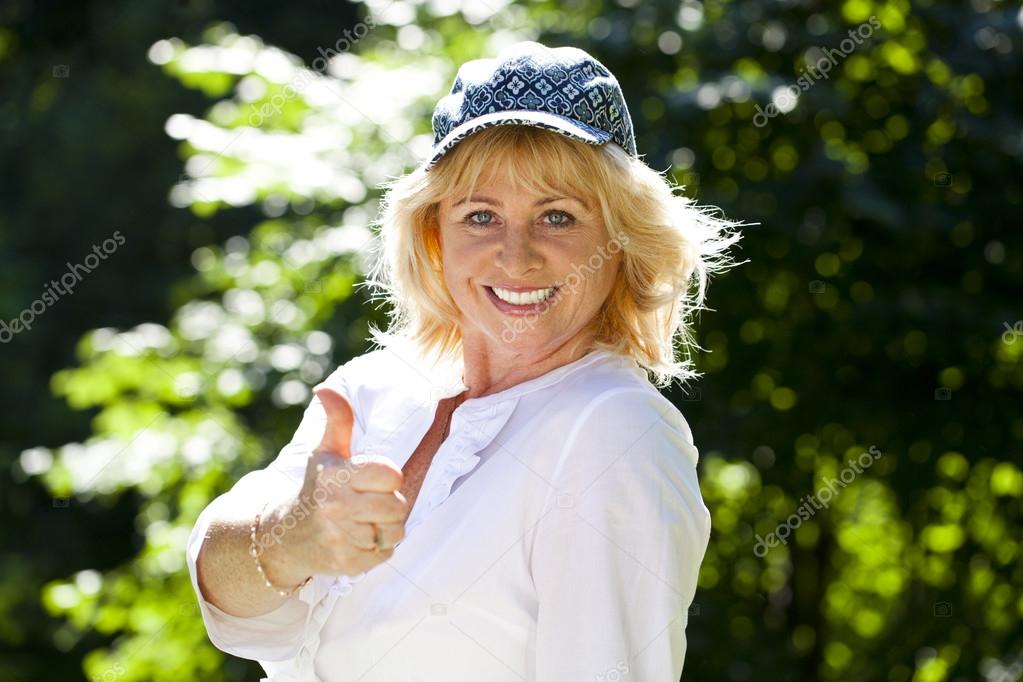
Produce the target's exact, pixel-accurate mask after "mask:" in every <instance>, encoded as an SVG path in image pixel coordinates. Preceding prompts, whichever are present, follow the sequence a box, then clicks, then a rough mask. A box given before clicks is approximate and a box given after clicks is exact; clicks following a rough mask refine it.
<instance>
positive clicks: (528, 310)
mask: <svg viewBox="0 0 1023 682" xmlns="http://www.w3.org/2000/svg"><path fill="white" fill-rule="evenodd" d="M498 289H509V290H510V291H535V290H536V289H537V287H518V288H513V287H500V286H499V287H498ZM483 290H484V291H485V292H486V293H487V298H489V299H490V301H491V303H493V304H494V307H495V308H497V309H498V310H500V311H501V312H502V313H505V314H506V315H535V314H537V313H542V312H543V311H545V310H547V309H548V308H550V307H551V304H552V303H553V302H554V299H555V298H557V296H558V293H559V292H560V291H561V287H557V286H556V287H554V291H553V292H552V293H551V295H550V296H548V297H547V298H546V299H544V300H543V301H540V302H539V303H531V304H528V305H515V304H514V303H508V302H507V301H502V300H501V299H499V298H498V297H497V294H495V293H494V290H493V289H492V288H491V287H490V286H488V285H483Z"/></svg>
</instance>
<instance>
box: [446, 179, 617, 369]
mask: <svg viewBox="0 0 1023 682" xmlns="http://www.w3.org/2000/svg"><path fill="white" fill-rule="evenodd" d="M584 201H585V200H584V199H583V198H582V197H571V196H565V195H556V196H544V195H533V194H527V193H524V192H521V191H514V190H513V189H512V188H511V186H510V185H509V184H508V183H507V182H505V181H493V182H490V183H488V184H485V185H478V186H477V187H476V189H475V191H474V193H473V194H472V196H470V197H449V198H448V199H446V200H444V201H443V202H441V204H440V207H439V216H438V221H439V226H440V243H441V254H442V259H443V268H444V281H445V283H446V284H447V287H448V290H449V291H450V292H451V295H452V297H453V298H454V301H455V304H456V305H457V306H458V308H459V310H460V312H461V319H460V321H459V322H460V326H461V331H462V338H463V339H464V340H465V342H466V343H471V342H478V343H481V344H483V347H485V348H487V349H488V351H489V352H491V353H497V354H500V353H502V352H507V353H510V354H513V355H522V354H526V355H537V356H540V357H543V356H545V355H546V354H548V353H553V352H555V351H556V350H557V349H558V348H560V347H561V346H562V345H564V344H566V343H568V342H570V341H574V340H576V337H580V338H582V336H583V335H584V334H587V333H590V332H591V331H592V330H590V329H588V327H587V326H588V324H589V323H590V322H591V321H593V319H594V316H595V315H596V314H597V312H598V311H599V310H600V308H601V306H602V305H603V303H604V301H605V300H606V299H607V297H608V294H609V293H610V292H611V288H612V286H613V284H614V281H615V278H616V276H617V272H618V267H619V263H620V261H621V253H620V252H621V243H620V242H617V241H612V240H611V239H609V238H608V236H607V231H606V230H605V228H604V223H603V219H602V217H601V215H600V212H599V207H597V206H594V205H592V204H590V205H587V204H586V203H584ZM552 289H553V291H552Z"/></svg>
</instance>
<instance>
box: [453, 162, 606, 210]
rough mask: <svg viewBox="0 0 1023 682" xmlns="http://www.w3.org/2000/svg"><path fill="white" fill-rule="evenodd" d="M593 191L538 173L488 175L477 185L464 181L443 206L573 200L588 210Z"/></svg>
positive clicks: (492, 173) (488, 173)
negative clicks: (471, 203) (469, 202)
mask: <svg viewBox="0 0 1023 682" xmlns="http://www.w3.org/2000/svg"><path fill="white" fill-rule="evenodd" d="M592 194H593V192H592V189H589V190H587V189H586V188H576V187H572V186H570V184H569V183H565V182H557V181H555V180H553V179H552V178H547V177H543V175H542V174H539V173H527V174H521V175H517V176H516V177H512V176H511V175H510V174H508V173H506V172H504V173H502V172H493V171H490V172H486V173H485V177H484V176H483V175H481V177H480V178H479V179H477V181H476V182H475V183H470V182H463V183H460V186H458V187H453V188H452V189H451V191H450V192H448V193H447V195H446V196H445V198H444V201H443V203H444V204H445V205H448V206H454V205H458V204H462V203H465V202H467V201H480V202H483V203H490V204H494V205H498V206H500V205H504V204H521V203H529V204H533V203H540V202H542V201H543V200H548V201H546V202H544V203H549V200H554V199H562V198H563V199H574V200H576V201H578V202H579V203H581V204H582V205H583V206H584V207H586V208H591V207H592V206H593V205H594V204H595V203H596V201H595V198H594V197H593V196H592Z"/></svg>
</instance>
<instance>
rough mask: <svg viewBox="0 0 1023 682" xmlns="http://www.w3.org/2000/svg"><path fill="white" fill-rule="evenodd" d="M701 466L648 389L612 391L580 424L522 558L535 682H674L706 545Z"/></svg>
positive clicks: (675, 417)
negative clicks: (528, 587) (531, 597)
mask: <svg viewBox="0 0 1023 682" xmlns="http://www.w3.org/2000/svg"><path fill="white" fill-rule="evenodd" d="M697 459H698V453H697V449H696V448H695V446H694V445H693V440H692V435H691V432H690V430H689V426H688V424H686V422H685V419H684V417H683V416H682V414H681V413H679V412H678V410H677V409H676V408H675V407H674V405H672V404H671V403H670V402H669V401H668V400H667V399H665V398H664V397H663V396H661V395H660V394H659V393H657V392H656V391H645V390H639V389H632V388H624V389H615V390H614V391H611V392H608V393H605V394H603V395H602V396H600V397H598V398H597V399H596V400H594V401H592V402H591V403H590V404H589V406H588V407H587V408H586V410H584V412H583V413H582V414H581V415H580V416H579V418H578V419H577V421H576V423H575V425H574V427H573V430H572V431H571V432H570V433H569V434H567V438H566V440H565V447H564V449H563V450H562V453H561V455H560V461H559V463H558V464H557V468H556V469H555V472H554V479H553V481H552V483H553V484H554V486H553V488H552V490H551V492H550V495H549V498H548V500H549V501H548V504H547V505H546V506H545V511H546V513H545V514H544V515H543V517H542V518H541V520H540V522H539V523H538V525H537V530H536V534H535V536H534V543H533V551H532V554H531V558H530V560H531V569H532V575H533V580H534V584H535V587H536V592H537V598H538V609H539V612H538V615H537V632H536V661H535V670H536V678H535V679H536V682H563V681H564V680H592V679H598V680H599V679H630V680H648V681H650V682H677V680H678V679H679V677H680V675H681V672H682V665H683V662H684V659H685V653H686V639H685V628H686V624H687V622H688V609H689V605H690V604H691V603H692V601H693V597H694V595H695V592H696V583H697V577H698V574H699V569H700V564H701V563H702V561H703V556H704V553H705V551H706V548H707V543H708V541H709V538H710V512H709V511H708V510H707V508H706V506H705V505H704V503H703V498H702V496H701V494H700V488H699V482H698V480H697V473H696V462H697Z"/></svg>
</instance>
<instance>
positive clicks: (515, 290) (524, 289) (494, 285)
mask: <svg viewBox="0 0 1023 682" xmlns="http://www.w3.org/2000/svg"><path fill="white" fill-rule="evenodd" d="M483 286H487V287H497V288H498V289H505V290H507V291H514V292H515V293H517V294H521V293H522V292H523V291H538V290H540V289H550V288H551V287H553V288H555V289H557V288H558V285H557V284H552V285H551V286H549V287H510V286H505V285H504V284H484V285H483Z"/></svg>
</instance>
